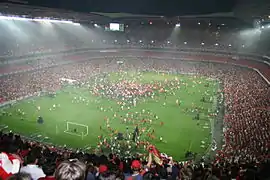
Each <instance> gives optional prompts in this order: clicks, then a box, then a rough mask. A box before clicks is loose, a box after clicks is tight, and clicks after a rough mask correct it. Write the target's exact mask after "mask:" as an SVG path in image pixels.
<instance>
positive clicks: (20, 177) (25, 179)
mask: <svg viewBox="0 0 270 180" xmlns="http://www.w3.org/2000/svg"><path fill="white" fill-rule="evenodd" d="M31 179H32V178H31V176H30V174H27V173H17V174H13V175H12V176H10V177H9V178H8V179H7V180H31Z"/></svg>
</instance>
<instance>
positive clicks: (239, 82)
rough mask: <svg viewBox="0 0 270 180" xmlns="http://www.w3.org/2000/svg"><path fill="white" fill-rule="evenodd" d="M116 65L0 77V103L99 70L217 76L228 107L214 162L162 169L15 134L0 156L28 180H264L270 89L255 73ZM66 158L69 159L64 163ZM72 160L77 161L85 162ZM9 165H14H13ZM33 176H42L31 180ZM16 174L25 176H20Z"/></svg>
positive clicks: (175, 64) (161, 63)
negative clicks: (43, 179) (66, 178)
mask: <svg viewBox="0 0 270 180" xmlns="http://www.w3.org/2000/svg"><path fill="white" fill-rule="evenodd" d="M116 64H117V60H116V59H108V58H107V59H104V60H98V61H88V62H83V63H78V64H69V65H62V66H61V67H53V68H45V69H40V70H38V71H32V72H25V73H21V74H13V75H9V76H3V77H1V78H0V87H1V88H0V97H1V98H2V99H3V101H8V100H16V99H18V98H20V97H22V96H26V95H31V94H34V93H35V92H38V91H52V92H53V91H55V90H57V89H59V88H61V83H60V79H61V78H68V79H75V80H78V81H81V82H84V81H86V80H87V79H88V78H89V76H90V75H91V74H96V73H100V69H102V70H103V71H105V72H106V71H117V70H119V69H121V70H124V69H130V68H132V69H139V70H153V69H155V70H169V71H174V72H178V73H193V74H198V75H205V76H208V77H213V78H218V79H220V81H221V82H222V86H223V93H224V99H225V107H226V113H225V117H224V129H223V131H224V145H223V147H222V148H221V149H220V151H218V152H217V156H216V159H215V161H213V162H212V164H211V165H203V163H201V164H199V165H195V164H188V163H186V164H179V163H177V162H171V161H168V160H167V161H168V162H166V161H165V162H164V166H160V165H157V164H156V163H154V161H152V159H151V158H149V161H150V163H149V162H147V161H144V160H143V159H140V160H139V161H138V160H137V158H135V159H136V161H134V160H135V159H132V158H127V159H126V158H125V157H120V156H118V155H110V156H109V157H106V156H97V155H89V154H83V153H78V152H71V151H68V150H64V151H63V150H59V149H57V150H56V149H55V148H51V147H47V146H45V145H42V144H39V143H37V142H29V141H24V140H22V139H21V138H20V137H19V136H14V135H13V134H9V135H5V134H1V139H0V141H1V142H0V148H1V152H5V153H7V154H8V156H5V154H3V153H2V155H1V156H0V157H1V160H2V161H3V160H7V159H9V160H11V161H12V160H14V159H19V163H20V164H21V171H20V173H23V172H26V173H30V176H31V178H32V179H38V178H41V177H44V176H45V175H47V176H53V175H54V178H56V179H63V178H64V177H63V176H65V175H69V176H70V177H75V176H80V177H78V178H76V179H84V178H85V177H86V176H85V172H86V171H87V178H89V179H90V178H92V179H93V178H97V176H98V178H99V179H116V177H117V178H120V179H123V178H124V177H126V178H130V177H133V176H137V175H138V176H141V175H142V176H144V178H145V179H151V178H152V179H155V178H159V179H169V177H170V178H172V179H175V178H176V177H180V178H181V179H190V178H193V179H202V178H205V179H207V177H212V178H220V179H229V178H236V177H238V178H239V179H243V178H244V177H245V178H253V177H255V176H256V178H259V179H260V178H261V179H263V177H264V176H265V171H266V172H267V170H266V169H265V168H266V167H267V166H266V164H267V163H268V165H269V147H270V144H269V137H270V126H269V119H270V114H269V107H270V101H269V97H270V89H269V85H267V84H266V83H265V81H264V80H263V79H262V78H261V77H260V76H259V75H258V74H257V73H256V72H255V71H251V70H248V69H244V68H240V67H235V66H231V65H220V64H212V63H189V62H183V61H173V60H168V61H166V60H156V59H147V60H144V59H142V58H137V59H136V58H134V59H133V60H129V61H128V63H126V64H123V65H121V66H119V65H116ZM221 89H222V88H221ZM179 143H181V142H179ZM68 159H72V160H69V161H65V160H68ZM74 159H79V160H80V161H81V162H83V164H82V163H80V162H79V161H77V160H74ZM62 161H64V162H63V164H61V163H60V162H62ZM0 164H1V163H0ZM3 164H4V163H2V166H3ZM7 164H9V163H7ZM13 164H14V165H16V164H15V162H14V163H13ZM23 165H26V166H23ZM37 165H39V166H37ZM0 167H1V166H0ZM1 168H2V169H0V175H2V173H3V172H6V171H8V170H10V168H5V167H1ZM69 168H71V169H72V168H78V169H76V170H74V171H73V170H71V169H70V171H69V173H66V172H65V170H66V169H69ZM34 172H35V173H34ZM72 172H73V173H74V174H72ZM75 172H76V173H75ZM79 172H81V173H79ZM11 174H13V173H12V172H6V175H7V176H9V175H11ZM36 174H39V175H40V176H39V177H35V176H36ZM266 174H267V173H266ZM4 175H5V173H4ZM17 176H27V175H26V174H19V175H17ZM12 178H16V177H12ZM47 178H50V177H47ZM71 179H72V178H71ZM132 179H133V178H132Z"/></svg>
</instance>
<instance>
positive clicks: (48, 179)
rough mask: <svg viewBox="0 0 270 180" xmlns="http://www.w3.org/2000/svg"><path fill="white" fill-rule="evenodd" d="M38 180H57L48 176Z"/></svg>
mask: <svg viewBox="0 0 270 180" xmlns="http://www.w3.org/2000/svg"><path fill="white" fill-rule="evenodd" d="M38 180H55V178H54V177H53V176H46V177H42V178H39V179H38Z"/></svg>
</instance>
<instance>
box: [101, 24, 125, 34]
mask: <svg viewBox="0 0 270 180" xmlns="http://www.w3.org/2000/svg"><path fill="white" fill-rule="evenodd" d="M105 31H120V32H124V31H125V25H124V24H119V23H110V24H109V25H106V26H105Z"/></svg>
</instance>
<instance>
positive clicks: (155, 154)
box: [148, 145, 163, 165]
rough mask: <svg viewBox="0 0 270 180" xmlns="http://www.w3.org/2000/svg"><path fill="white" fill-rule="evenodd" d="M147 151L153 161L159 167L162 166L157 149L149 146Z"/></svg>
mask: <svg viewBox="0 0 270 180" xmlns="http://www.w3.org/2000/svg"><path fill="white" fill-rule="evenodd" d="M148 151H149V152H150V153H152V155H153V158H154V161H155V162H156V163H157V164H159V165H162V164H163V161H162V158H161V154H160V152H159V151H158V149H157V148H156V147H155V146H153V145H150V146H149V148H148Z"/></svg>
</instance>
